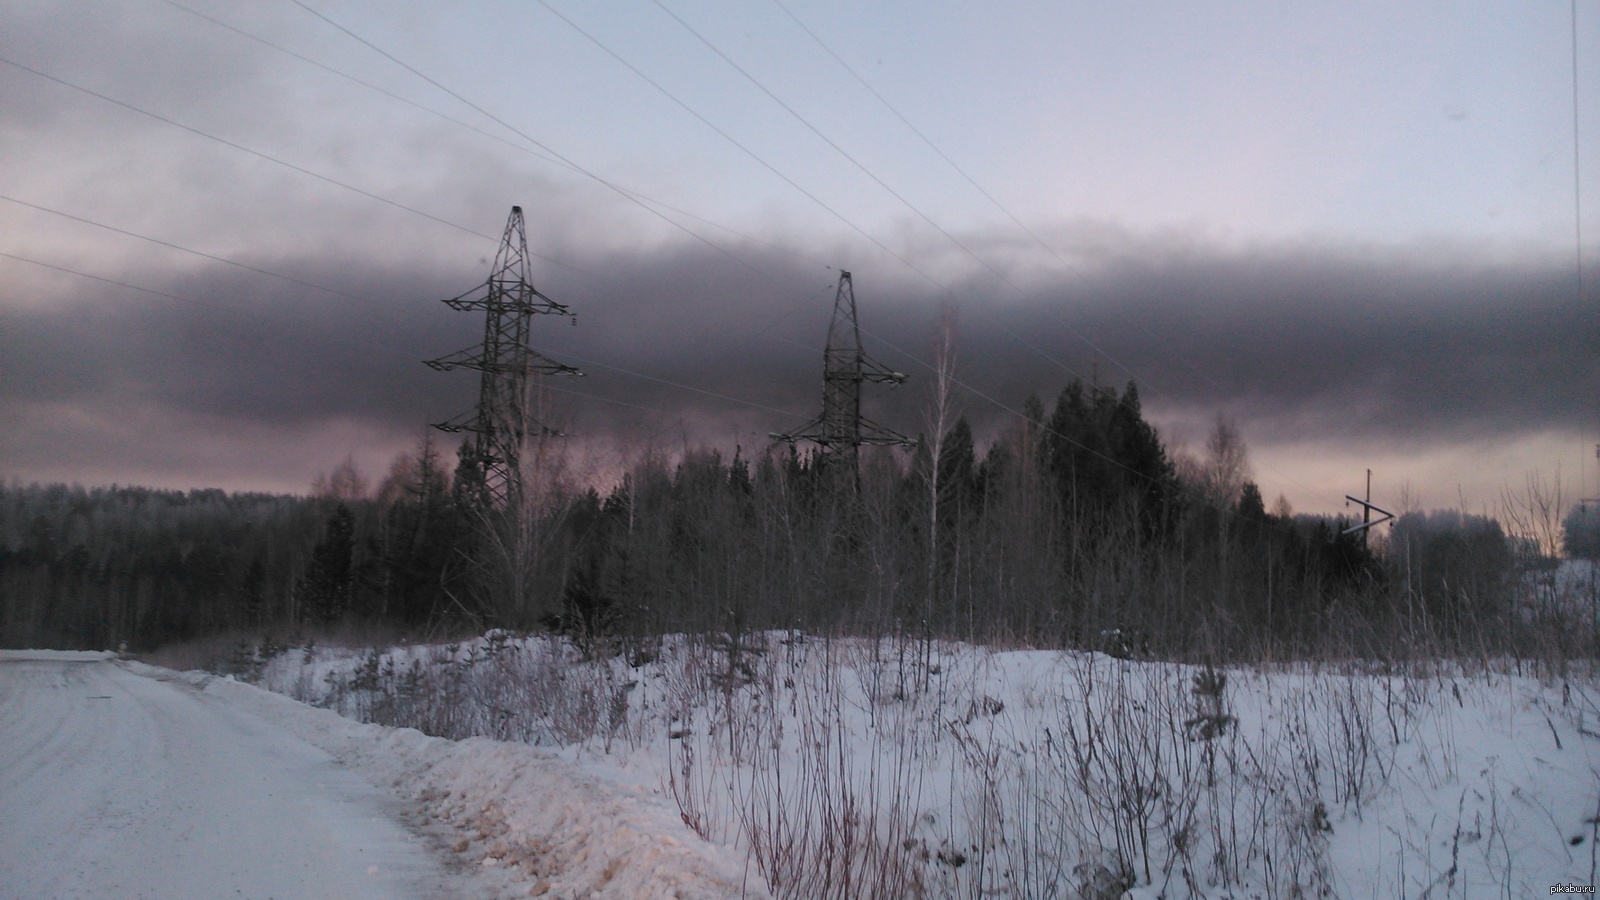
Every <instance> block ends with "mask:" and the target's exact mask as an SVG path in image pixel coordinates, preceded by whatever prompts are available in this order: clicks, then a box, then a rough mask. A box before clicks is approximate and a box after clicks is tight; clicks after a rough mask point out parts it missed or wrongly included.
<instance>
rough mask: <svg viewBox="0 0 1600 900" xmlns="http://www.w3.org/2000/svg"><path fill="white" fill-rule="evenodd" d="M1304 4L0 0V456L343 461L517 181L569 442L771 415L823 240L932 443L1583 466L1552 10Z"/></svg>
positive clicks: (805, 344)
mask: <svg viewBox="0 0 1600 900" xmlns="http://www.w3.org/2000/svg"><path fill="white" fill-rule="evenodd" d="M1307 6H1309V5H1307V4H1283V3H1276V2H1259V3H1246V2H1234V3H1171V2H1127V3H1116V4H1104V3H1086V2H1063V3H1038V2H1034V3H1021V2H1006V0H995V2H986V3H946V2H937V3H900V2H876V3H860V2H832V0H782V2H781V3H780V2H777V0H744V2H733V0H660V2H656V0H595V2H584V3H578V2H574V0H525V2H523V0H519V2H502V3H487V2H477V3H450V4H440V3H432V2H395V0H390V2H377V0H305V3H304V5H302V4H300V3H296V2H293V0H254V2H220V0H181V2H178V0H173V2H169V0H96V2H92V3H91V2H72V0H11V2H7V3H5V4H4V6H3V7H0V159H3V163H0V254H3V255H0V478H4V479H8V480H12V479H14V480H21V481H32V480H63V481H79V482H83V483H86V484H106V483H112V482H118V483H124V484H127V483H139V484H152V485H161V486H170V487H192V486H212V485H215V486H221V487H225V488H236V489H267V490H283V491H294V492H303V491H305V490H306V489H307V488H308V486H309V484H310V482H311V480H312V478H313V477H314V476H315V475H316V474H317V473H319V472H324V471H327V470H329V469H331V468H332V467H333V466H334V465H335V464H337V463H338V462H339V461H340V460H341V459H343V458H344V457H345V456H346V454H352V455H353V456H354V457H355V459H356V460H357V462H358V463H359V464H360V465H361V466H362V468H363V469H365V471H366V472H367V474H368V475H369V476H371V477H373V478H374V479H375V478H377V477H378V476H380V475H381V474H382V471H383V470H384V469H385V468H386V467H387V463H388V460H389V459H390V458H391V457H392V456H393V455H394V454H395V453H396V452H398V451H399V450H401V449H403V448H404V447H405V446H406V445H407V444H410V443H414V442H415V441H416V440H417V439H418V438H419V437H420V436H421V435H422V433H423V431H424V426H425V424H426V423H427V422H430V421H440V420H442V419H446V418H449V417H452V416H455V415H458V414H460V413H463V412H465V411H467V410H468V409H470V408H471V406H472V404H473V403H474V402H475V399H476V390H477V387H476V379H475V378H474V377H473V375H472V374H471V373H467V372H455V373H438V372H434V371H432V370H430V369H428V368H426V367H424V366H423V365H422V364H421V362H420V360H422V359H424V358H428V357H436V356H443V355H445V354H447V353H450V352H451V351H454V350H457V349H460V348H462V347H465V346H468V345H470V344H471V343H473V341H474V340H475V339H477V338H478V336H479V335H481V331H482V322H481V320H479V319H477V318H475V317H473V316H472V315H470V314H468V313H462V312H453V311H451V310H450V309H449V308H447V307H446V306H445V305H444V304H442V303H441V302H439V301H440V300H441V299H442V298H444V297H448V296H452V295H455V294H459V293H461V292H462V291H464V290H466V289H468V288H470V287H471V286H472V285H473V284H475V283H478V282H480V281H482V280H483V278H484V277H485V276H486V275H487V270H488V265H489V260H490V258H491V257H492V256H493V255H494V252H495V249H496V245H497V241H498V238H499V236H500V233H501V229H502V228H503V226H504V223H505V220H506V216H507V213H508V212H509V209H510V207H511V206H512V205H513V204H520V205H521V206H522V207H523V208H524V209H525V210H526V213H527V217H528V239H529V245H530V250H531V251H532V252H533V253H534V254H536V255H537V256H538V259H537V260H536V261H535V262H536V267H535V278H536V284H537V286H538V287H539V288H540V289H541V290H542V291H543V292H544V293H546V294H548V295H550V296H552V297H554V298H556V299H558V300H559V301H561V302H563V303H565V304H567V305H568V306H570V307H571V309H572V310H573V311H574V312H575V313H576V314H577V320H576V324H574V323H573V322H571V321H568V320H566V319H557V318H554V317H547V318H542V319H540V320H539V321H537V322H536V323H535V328H534V340H533V343H534V346H535V347H536V348H537V349H539V350H540V351H541V352H544V353H545V354H546V355H548V356H551V357H554V358H556V359H559V360H562V361H564V362H570V363H572V364H575V365H578V366H580V367H582V368H583V369H584V370H585V371H586V372H587V373H588V374H587V377H585V378H583V379H577V380H571V381H561V382H560V383H558V384H554V385H553V387H555V388H557V389H558V391H557V392H556V393H555V395H554V396H555V397H556V399H557V404H558V407H559V413H560V416H561V418H562V420H563V421H564V422H566V423H567V428H568V430H569V431H570V432H571V433H572V434H573V436H574V437H573V438H572V439H571V440H572V442H573V443H572V445H573V446H574V447H575V448H580V449H586V450H588V451H592V452H594V453H595V454H596V456H595V458H596V459H598V460H602V461H601V462H598V463H596V465H597V467H599V468H601V469H604V468H605V467H606V466H608V465H611V466H614V465H615V459H616V458H617V454H621V455H622V456H626V455H628V454H636V453H638V452H641V448H645V447H651V446H653V447H657V448H660V449H663V450H668V451H670V450H674V449H678V448H681V447H682V446H684V445H685V444H688V445H697V444H713V445H717V446H721V447H725V448H726V447H731V446H732V445H733V444H735V443H739V444H743V445H744V446H746V447H751V446H761V445H764V444H765V442H766V437H765V436H766V434H767V433H768V432H770V431H776V430H783V429H786V428H792V427H795V426H797V425H799V424H801V423H802V422H804V421H805V420H806V419H808V418H809V417H811V416H812V415H814V414H815V412H816V410H817V408H818V406H819V405H820V394H821V378H820V376H821V360H822V353H821V351H822V342H823V339H824V336H825V332H826V329H827V320H828V314H829V310H830V307H831V300H832V296H833V285H834V282H835V279H836V277H837V270H839V269H848V270H850V271H851V272H853V273H854V284H855V290H856V296H857V298H858V302H859V305H860V319H861V325H862V327H863V330H864V334H865V341H866V344H867V348H868V350H869V352H871V353H872V354H874V355H875V356H876V357H878V358H879V359H881V360H883V361H884V362H885V363H886V364H888V365H890V366H893V367H894V368H896V369H899V370H901V371H904V372H906V373H908V374H909V375H911V376H912V378H911V381H910V382H909V383H908V384H907V385H905V386H904V387H901V388H898V389H896V390H893V391H887V390H877V391H875V390H873V389H870V388H869V394H870V396H869V400H868V406H869V410H870V411H871V413H872V414H873V415H874V417H875V418H877V419H879V420H881V421H883V422H885V423H886V424H889V425H891V426H893V427H896V428H898V429H900V430H902V431H907V432H912V433H914V432H916V431H918V430H919V429H920V427H921V426H920V423H921V417H922V410H923V409H924V408H925V407H926V404H927V394H926V387H927V383H928V381H929V378H928V375H929V371H928V369H927V367H926V364H927V363H928V362H929V361H930V360H931V356H932V354H931V351H930V348H931V342H932V336H933V332H934V328H935V324H936V323H937V321H938V320H939V318H940V316H941V310H943V309H946V308H949V309H953V310H954V315H955V318H956V322H957V339H956V340H957V352H958V359H959V376H960V379H961V382H962V385H963V389H962V391H961V395H960V403H961V407H962V409H963V411H964V412H965V413H966V414H967V415H968V417H969V418H970V419H971V420H972V421H973V422H974V425H975V426H976V427H977V428H978V430H979V433H980V434H985V435H987V434H993V433H994V432H995V431H996V430H997V429H998V428H1000V427H1002V426H1003V425H1004V424H1005V423H1006V422H1007V420H1008V419H1009V418H1010V417H1012V416H1014V415H1015V413H1016V411H1017V410H1019V409H1020V408H1021V406H1022V404H1023V402H1024V400H1025V398H1026V397H1027V396H1028V395H1029V394H1038V395H1040V396H1041V397H1042V398H1044V400H1045V401H1046V404H1047V405H1048V404H1049V403H1050V402H1052V401H1053V399H1054V396H1055V395H1056V394H1057V393H1059V392H1060V390H1061V389H1062V387H1063V386H1064V385H1065V384H1066V383H1067V382H1068V381H1070V380H1071V379H1072V378H1074V377H1081V378H1083V379H1084V380H1086V381H1088V380H1094V379H1098V380H1099V381H1101V382H1103V383H1109V384H1113V385H1116V386H1117V387H1119V388H1120V387H1121V386H1123V385H1125V384H1126V383H1127V382H1128V381H1129V380H1134V381H1137V382H1138V384H1139V388H1140V393H1141V396H1142V397H1143V400H1144V404H1145V410H1146V413H1147V415H1148V416H1149V417H1150V418H1151V419H1152V420H1153V421H1154V422H1155V423H1156V424H1157V426H1158V427H1159V428H1160V429H1161V432H1162V434H1163V436H1164V437H1165V438H1167V439H1169V441H1172V442H1174V443H1177V442H1187V444H1188V445H1189V446H1190V447H1191V448H1194V447H1198V446H1199V445H1200V444H1202V443H1203V441H1204V438H1205V434H1206V431H1207V429H1208V428H1209V426H1210V424H1211V423H1212V422H1213V421H1214V419H1215V417H1216V416H1217V414H1218V413H1224V414H1226V415H1229V416H1231V417H1233V418H1234V419H1235V420H1236V421H1237V422H1238V424H1239V426H1240V429H1241V430H1242V432H1243V434H1244V436H1245V438H1246V440H1247V442H1248V443H1249V446H1250V450H1251V454H1252V459H1253V462H1254V470H1255V475H1256V478H1257V480H1258V481H1259V482H1260V483H1261V485H1262V488H1263V493H1264V494H1265V495H1266V496H1267V497H1268V499H1269V501H1270V500H1271V498H1273V497H1275V496H1276V495H1277V494H1279V493H1282V494H1284V495H1286V496H1287V497H1288V499H1289V500H1290V501H1291V503H1293V504H1294V506H1295V507H1296V508H1297V509H1302V510H1310V511H1336V510H1340V509H1342V504H1343V495H1344V494H1345V493H1347V492H1348V493H1359V491H1360V489H1361V487H1362V484H1363V480H1364V470H1365V469H1366V468H1368V467H1370V468H1372V469H1373V470H1374V476H1373V478H1374V495H1375V499H1377V500H1379V501H1380V502H1381V501H1382V500H1385V499H1388V500H1390V501H1391V502H1393V501H1395V500H1396V499H1397V498H1398V495H1399V492H1400V491H1401V489H1402V487H1409V490H1410V493H1411V495H1412V496H1413V497H1414V498H1418V499H1419V500H1420V502H1421V504H1422V505H1424V506H1453V505H1456V504H1457V503H1458V502H1462V501H1464V502H1465V503H1466V504H1467V505H1468V506H1469V508H1471V509H1473V510H1474V511H1476V510H1479V509H1482V508H1485V507H1486V506H1488V505H1490V504H1492V503H1493V502H1494V501H1495V499H1496V497H1497V495H1498V493H1499V491H1500V488H1501V486H1502V485H1503V484H1508V483H1509V484H1511V485H1512V486H1518V485H1520V484H1521V483H1522V481H1523V479H1524V477H1525V476H1526V474H1527V473H1530V472H1539V473H1543V474H1544V475H1545V476H1546V477H1552V476H1554V475H1555V473H1556V472H1557V471H1558V469H1559V471H1560V473H1561V477H1562V479H1563V481H1564V482H1565V483H1566V485H1567V487H1568V490H1569V493H1570V494H1571V495H1573V496H1577V495H1579V494H1583V495H1585V496H1593V495H1594V494H1595V492H1596V490H1597V489H1600V483H1597V479H1596V470H1595V456H1594V446H1595V443H1596V441H1597V440H1600V433H1597V432H1600V352H1597V349H1600V250H1597V243H1600V241H1597V239H1600V213H1597V212H1596V209H1597V208H1600V204H1597V202H1596V201H1597V200H1600V164H1597V161H1600V152H1597V148H1600V52H1597V51H1596V48H1600V3H1597V2H1596V0H1580V2H1578V3H1577V31H1576V34H1574V31H1573V24H1572V7H1571V5H1570V3H1569V2H1568V0H1561V2H1552V0H1536V2H1522V3H1510V2H1501V3H1463V2H1421V0H1385V2H1371V3H1360V2H1344V3H1338V4H1331V3H1330V4H1317V5H1316V6H1319V7H1320V9H1318V10H1308V9H1306V7H1307ZM1574 38H1576V46H1577V47H1578V50H1579V57H1578V61H1577V64H1578V73H1579V77H1578V85H1579V92H1578V96H1577V97H1576V100H1575V98H1574V96H1573V91H1574V75H1573V68H1572V67H1573V58H1572V53H1573V47H1574ZM1575 122H1576V124H1577V127H1578V135H1577V137H1578V139H1579V142H1580V143H1579V147H1581V155H1579V156H1576V157H1575V152H1574V151H1575V144H1574V125H1575ZM1575 159H1576V160H1577V161H1578V163H1579V164H1578V165H1577V167H1576V171H1575ZM1579 198H1581V203H1580V202H1579ZM1580 208H1581V230H1582V241H1583V247H1582V259H1583V264H1584V272H1585V274H1584V287H1583V292H1582V295H1580V292H1579V282H1578V260H1579V247H1578V239H1577V229H1576V227H1575V226H1577V225H1578V224H1579V222H1578V219H1577V217H1578V211H1579V209H1580ZM601 448H604V449H603V451H602V450H601ZM604 460H610V462H606V461H604Z"/></svg>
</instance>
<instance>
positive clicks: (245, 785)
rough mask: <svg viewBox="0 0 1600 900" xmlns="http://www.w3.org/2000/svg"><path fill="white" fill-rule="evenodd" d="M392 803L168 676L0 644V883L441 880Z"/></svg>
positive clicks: (251, 886) (270, 887)
mask: <svg viewBox="0 0 1600 900" xmlns="http://www.w3.org/2000/svg"><path fill="white" fill-rule="evenodd" d="M399 813H400V803H399V801H398V800H397V799H395V798H393V797H390V796H388V795H386V794H383V793H381V792H379V791H378V790H377V789H375V788H373V787H372V786H371V785H370V784H368V783H367V782H366V781H363V780H361V779H360V778H358V777H356V775H354V774H353V773H352V772H350V771H349V770H348V769H346V768H344V767H342V766H340V765H339V764H338V763H337V762H335V761H334V760H333V758H332V757H330V756H329V755H328V754H327V753H326V752H324V751H323V750H320V749H318V748H316V747H314V746H312V745H311V744H309V743H306V742H305V741H303V740H301V739H299V738H297V737H294V736H292V735H290V734H289V733H287V732H286V731H284V730H283V729H281V728H277V727H274V726H272V725H271V724H269V723H268V722H266V721H264V720H262V719H260V718H258V717H257V716H255V715H253V714H252V713H251V712H249V711H247V710H245V709H243V708H241V707H239V706H238V705H236V704H231V703H229V702H228V701H227V700H226V699H224V698H219V697H216V696H213V695H211V694H209V693H206V692H202V691H200V690H197V689H196V688H195V687H193V686H191V685H190V684H187V683H185V682H183V681H179V680H176V679H174V680H172V681H162V680H157V679H155V678H152V677H148V676H145V675H138V674H134V673H133V672H130V671H128V670H127V669H125V668H124V667H122V666H120V665H119V664H118V663H117V662H115V661H114V660H110V659H106V658H103V657H100V656H98V655H95V654H65V653H46V652H40V653H16V652H11V653H5V654H0V898H13V897H15V898H30V900H32V898H46V897H62V898H66V897H126V898H135V897H149V898H156V897H160V898H185V897H207V898H214V897H254V898H268V897H277V898H290V897H296V898H299V897H306V898H310V897H350V898H365V897H438V896H450V895H451V894H453V893H455V891H453V890H452V889H451V885H450V877H449V876H448V875H447V873H446V872H445V871H444V870H443V869H442V868H441V867H440V866H439V864H438V862H437V861H436V860H435V859H434V858H432V857H431V856H430V855H429V852H428V850H427V849H426V847H425V846H424V844H423V843H422V840H421V839H420V838H418V837H416V836H415V835H413V834H411V833H410V832H408V831H407V830H406V829H405V828H404V827H402V826H401V825H400V824H399V822H398V815H399Z"/></svg>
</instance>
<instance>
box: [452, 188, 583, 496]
mask: <svg viewBox="0 0 1600 900" xmlns="http://www.w3.org/2000/svg"><path fill="white" fill-rule="evenodd" d="M444 302H445V303H446V304H447V305H449V306H450V308H451V309H457V310H462V311H467V312H470V311H473V310H479V309H481V310H483V313H484V320H483V343H482V344H481V345H479V346H476V347H468V348H467V349H465V350H460V351H457V352H455V353H452V354H450V355H449V356H443V357H440V358H439V359H430V360H426V363H427V364H428V365H429V366H432V367H433V368H435V369H438V370H440V371H442V372H448V371H450V370H451V369H474V370H476V371H478V372H480V373H482V376H481V378H480V380H479V388H478V407H477V409H476V410H475V411H474V412H471V413H467V414H465V415H462V416H458V417H456V418H455V419H452V420H450V421H448V422H440V423H437V424H435V425H434V427H435V428H438V429H439V430H441V431H448V432H459V431H470V432H472V435H473V436H472V445H471V447H470V448H469V452H470V454H471V456H470V459H471V461H472V462H473V463H474V464H475V465H476V466H477V468H478V470H479V472H480V473H481V476H482V482H481V484H480V485H478V491H479V496H478V498H477V499H478V503H479V506H480V508H483V509H485V510H487V509H515V508H516V507H517V506H518V504H520V502H521V499H522V468H521V466H522V450H523V446H524V444H525V443H526V441H527V439H528V436H529V435H530V434H533V433H538V432H540V431H542V430H544V429H543V427H542V426H541V425H540V424H539V423H538V422H537V421H535V420H534V417H533V413H532V410H531V409H530V406H531V401H532V398H531V397H530V395H529V389H530V384H529V382H530V377H531V376H533V375H536V374H562V375H582V374H583V373H582V372H580V371H578V370H577V369H575V368H573V367H572V366H568V365H564V364H562V363H558V362H555V361H554V360H551V359H549V358H548V357H545V356H544V355H542V354H540V353H538V352H537V351H535V350H534V349H533V348H532V347H530V346H528V334H529V331H530V329H529V325H530V324H531V322H532V319H533V317H534V316H535V315H547V314H551V313H559V314H560V315H564V316H570V315H572V311H571V310H569V309H567V308H566V307H565V306H562V305H561V304H559V303H557V302H555V301H554V300H551V299H550V298H549V297H546V296H545V295H543V294H541V293H539V292H538V291H537V290H535V289H534V287H533V283H532V282H531V281H530V280H529V277H528V235H527V231H526V229H525V228H524V227H523V222H522V207H520V206H513V207H511V217H510V218H509V219H507V220H506V231H505V235H504V236H503V237H501V239H500V249H499V251H498V252H496V253H495V257H494V268H493V269H491V270H490V271H489V278H488V280H487V281H486V282H484V283H483V284H481V285H479V286H477V287H475V288H473V289H472V290H470V291H467V292H466V293H464V294H461V295H460V296H457V297H451V298H450V299H448V300H446V301H444Z"/></svg>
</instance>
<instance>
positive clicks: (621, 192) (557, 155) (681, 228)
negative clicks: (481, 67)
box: [289, 0, 744, 265]
mask: <svg viewBox="0 0 1600 900" xmlns="http://www.w3.org/2000/svg"><path fill="white" fill-rule="evenodd" d="M289 2H290V3H293V4H294V5H295V6H298V7H300V8H301V9H303V10H305V11H306V12H307V13H310V14H311V15H313V16H315V17H317V18H318V19H321V20H322V21H323V22H326V23H327V24H328V25H330V26H332V27H334V28H336V29H338V30H339V31H341V32H343V33H344V34H345V35H347V36H349V37H350V38H351V39H352V40H354V41H356V42H358V43H360V44H361V45H362V46H364V47H367V48H368V49H370V50H372V51H373V52H374V53H377V54H378V55H380V56H382V57H383V58H384V59H387V60H389V61H390V62H392V63H394V64H395V65H397V66H399V67H400V68H402V69H405V70H406V71H407V72H410V73H411V74H413V75H415V76H417V77H418V78H421V79H422V80H423V81H426V82H427V83H428V84H431V85H433V86H434V87H436V88H438V89H439V90H441V91H444V92H445V93H446V94H449V95H450V96H451V97H454V98H455V99H456V100H458V101H460V102H461V103H464V104H466V105H467V106H468V107H470V108H471V109H472V110H474V111H475V112H477V113H479V114H480V115H483V116H485V117H487V118H489V119H490V120H492V121H494V122H495V123H496V124H498V125H500V126H501V127H502V128H505V129H506V130H508V131H510V132H511V133H512V134H515V135H516V136H518V137H520V138H522V139H523V140H525V141H527V142H528V143H530V144H533V145H534V146H536V147H538V148H539V149H541V150H543V151H544V152H546V153H548V154H550V155H551V156H554V157H555V158H556V159H559V160H561V161H562V162H564V163H566V164H567V165H569V166H571V167H572V168H574V169H576V170H577V171H579V172H581V173H583V174H584V175H586V176H588V177H589V178H590V179H592V180H594V181H595V182H597V183H599V184H602V185H604V186H605V187H607V188H609V189H610V190H611V191H613V192H614V193H616V194H617V196H619V197H622V198H623V199H625V200H627V201H628V202H630V203H632V204H634V205H635V206H637V207H639V208H640V209H642V210H644V211H645V212H648V213H650V214H651V215H653V216H655V217H656V218H658V219H660V220H661V221H663V222H666V223H667V224H668V225H671V226H672V227H674V228H676V229H678V230H679V231H682V232H683V233H684V234H687V235H689V236H690V237H692V238H694V239H695V240H697V241H699V242H700V243H702V244H705V245H706V246H707V247H710V248H711V249H712V250H715V251H717V252H718V253H721V254H722V255H723V256H726V257H728V258H729V259H731V260H733V261H734V262H737V263H739V264H740V265H744V263H743V261H741V260H740V259H739V258H738V257H736V256H734V255H733V254H731V253H729V252H728V251H727V250H726V249H724V248H722V247H721V246H718V245H717V244H714V243H712V242H711V241H709V240H707V239H706V238H705V236H703V235H700V234H696V233H695V232H693V231H691V230H689V229H688V228H685V227H684V226H683V224H682V223H681V222H677V221H674V220H673V219H671V218H668V217H667V216H664V215H662V214H661V213H660V212H659V211H657V210H655V209H651V208H650V207H649V206H648V205H646V204H645V203H644V202H642V201H641V200H639V199H638V198H636V197H634V196H633V195H631V194H629V193H628V192H627V191H625V190H623V189H622V188H621V187H618V186H617V185H615V184H613V183H612V182H610V181H607V180H606V179H604V178H601V177H600V176H599V175H597V174H595V173H594V172H592V171H590V170H589V169H587V168H584V167H583V166H581V165H579V164H578V163H576V162H573V161H572V160H571V159H570V158H568V157H567V156H565V155H563V154H561V153H559V152H557V151H556V150H554V149H552V148H551V147H550V146H549V145H548V144H545V143H544V142H542V141H540V140H539V139H537V138H535V137H533V136H532V135H530V134H528V133H527V132H525V131H523V130H522V129H520V128H517V127H516V126H515V125H512V124H511V123H509V122H507V121H506V120H504V119H502V118H500V117H499V116H497V115H495V114H494V113H492V112H489V111H488V110H486V109H484V108H483V107H481V106H479V105H478V104H476V103H474V102H472V101H471V100H468V99H467V98H466V97H464V96H462V95H461V94H459V93H457V92H456V91H453V90H451V89H450V88H448V87H445V86H444V85H443V84H441V83H440V82H438V81H437V80H435V79H434V78H432V77H431V76H429V75H427V74H425V73H423V72H422V70H420V69H418V68H416V67H415V66H412V65H410V64H409V63H406V62H405V61H403V60H401V59H400V58H399V57H397V56H395V55H394V54H392V53H390V52H389V51H387V50H384V49H383V48H382V47H379V46H378V45H376V44H374V43H372V42H371V41H369V40H367V39H366V38H364V37H362V36H361V35H359V34H356V33H355V32H354V31H351V30H350V29H349V28H346V27H345V26H343V25H341V24H339V23H338V22H335V21H334V20H332V19H330V18H328V17H327V16H325V15H323V14H322V13H320V12H318V11H316V10H315V9H313V8H311V7H310V6H308V5H306V4H305V3H303V2H301V0H289ZM540 2H541V3H542V2H543V0H540Z"/></svg>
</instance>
